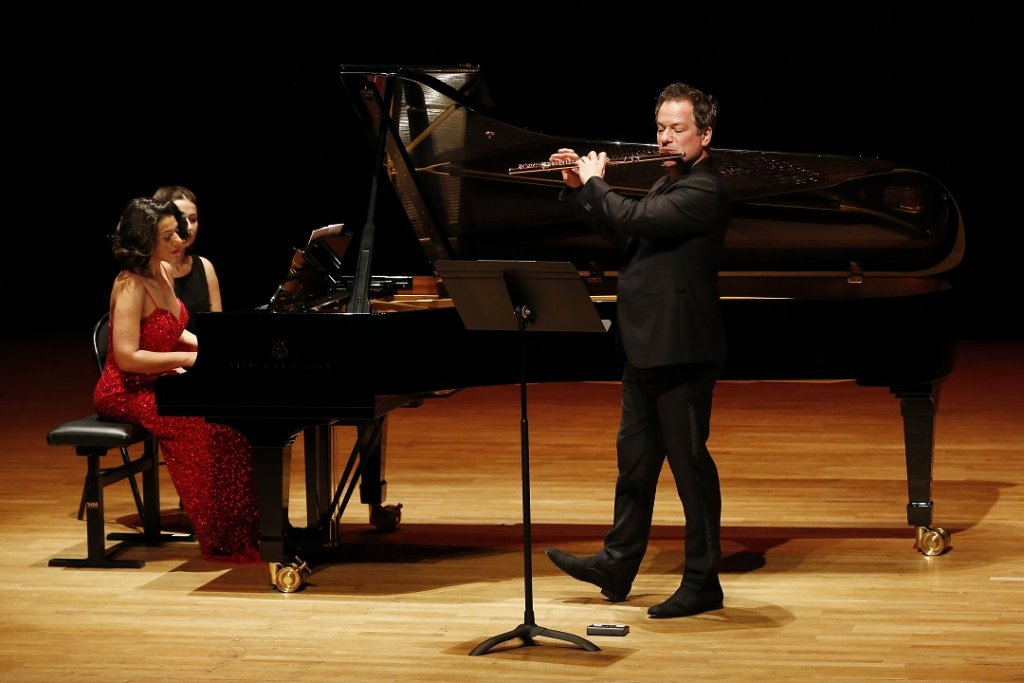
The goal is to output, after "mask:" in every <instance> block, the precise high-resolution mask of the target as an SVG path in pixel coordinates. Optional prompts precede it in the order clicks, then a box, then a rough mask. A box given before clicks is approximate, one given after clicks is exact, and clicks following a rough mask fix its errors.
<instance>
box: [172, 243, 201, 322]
mask: <svg viewBox="0 0 1024 683" xmlns="http://www.w3.org/2000/svg"><path fill="white" fill-rule="evenodd" d="M174 293H175V294H176V295H177V297H178V298H179V299H181V301H182V303H184V304H185V308H187V309H188V317H189V323H188V326H187V328H186V329H188V331H189V332H195V329H194V328H193V324H194V323H193V321H194V320H195V316H196V313H206V312H208V311H209V310H210V284H209V283H208V282H207V281H206V266H205V265H204V264H203V259H201V258H199V257H198V256H196V255H194V254H193V256H192V270H190V271H189V272H188V274H187V275H183V276H182V277H177V278H174Z"/></svg>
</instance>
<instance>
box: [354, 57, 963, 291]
mask: <svg viewBox="0 0 1024 683" xmlns="http://www.w3.org/2000/svg"><path fill="white" fill-rule="evenodd" d="M341 79H342V82H343V83H344V84H345V86H346V88H347V89H348V91H349V93H350V95H351V98H352V101H353V104H354V105H355V107H356V110H357V114H358V115H359V116H360V118H361V120H362V121H363V123H364V127H365V129H366V132H367V134H368V135H369V136H370V139H371V140H376V135H377V133H376V131H377V129H378V126H379V124H380V122H381V121H382V120H383V121H384V122H385V123H387V124H388V125H389V134H388V136H387V150H386V151H387V164H388V170H389V171H390V173H389V174H388V176H389V178H390V179H391V181H392V183H393V185H394V188H395V191H396V194H397V196H398V198H399V201H401V202H402V204H403V207H404V209H405V213H406V215H407V216H408V218H409V221H410V223H411V224H412V226H413V229H414V230H415V232H416V235H417V237H418V238H419V241H420V244H421V245H422V247H423V249H424V253H425V255H426V257H427V259H428V260H429V261H430V262H431V263H433V262H435V261H437V260H438V259H449V258H458V259H514V260H541V259H545V260H565V261H571V262H573V263H574V264H575V265H576V266H578V267H579V268H580V269H581V270H590V271H594V270H598V271H611V272H614V271H616V270H617V269H618V267H619V265H620V264H619V259H620V256H621V249H620V248H619V247H618V246H616V245H613V244H610V243H609V242H607V241H605V240H604V239H603V238H601V237H600V236H598V235H596V234H594V233H592V232H591V231H590V230H588V229H587V228H586V226H585V225H583V224H582V223H581V222H579V221H578V220H576V219H575V218H574V217H573V215H572V212H571V210H570V207H568V206H566V205H565V204H564V203H562V202H559V201H557V193H558V191H559V189H560V188H561V187H562V181H561V178H560V176H559V175H558V174H557V173H554V172H552V173H548V174H530V175H510V174H509V169H512V168H514V167H517V166H518V165H519V164H522V163H529V162H538V161H543V160H546V159H547V158H548V155H549V154H550V153H551V152H552V151H554V150H556V149H558V148H560V147H570V148H573V149H576V150H577V151H579V150H591V149H596V150H599V151H601V150H603V151H606V152H607V153H608V154H609V156H611V157H624V156H628V155H633V154H645V153H650V152H652V151H657V146H656V145H654V144H642V143H623V142H612V141H600V140H584V139H580V138H570V137H560V136H554V135H547V134H543V133H537V132H533V131H530V130H527V129H525V128H520V127H516V126H513V125H511V124H508V123H505V122H503V121H501V120H500V119H498V118H497V117H496V115H495V112H494V109H493V107H492V106H491V105H490V103H489V95H488V94H487V90H486V87H485V85H484V82H483V78H482V77H481V75H480V74H479V70H478V68H477V67H475V66H458V67H405V66H390V67H388V66H385V67H380V66H343V67H342V68H341ZM389 86H390V87H391V88H392V89H393V90H392V92H393V96H392V97H391V101H390V105H389V106H388V107H387V109H388V111H387V112H384V111H383V110H384V108H385V99H386V98H385V97H382V93H386V92H388V88H389ZM712 154H713V156H714V158H715V160H716V164H717V165H718V168H719V172H720V173H721V175H722V176H723V177H724V178H725V180H726V182H727V184H728V185H729V187H730V190H731V192H732V195H733V220H732V223H731V224H730V227H729V231H728V233H727V235H726V245H725V253H724V255H723V261H722V268H721V270H722V275H723V276H726V277H728V276H730V275H736V276H750V275H757V276H789V277H792V276H811V275H814V276H840V277H843V278H847V277H848V276H850V275H851V274H853V275H857V276H860V275H863V276H865V277H867V276H921V275H932V274H936V273H942V272H945V271H948V270H949V269H951V268H953V267H954V266H956V264H957V263H959V261H960V259H961V258H962V255H963V249H964V230H963V223H962V220H961V216H960V212H959V210H958V208H957V205H956V202H955V201H954V199H953V198H952V197H951V196H950V194H949V192H948V191H947V190H946V188H945V187H944V186H943V185H942V184H941V183H939V182H938V181H937V180H935V179H934V178H932V177H931V176H929V175H927V174H924V173H921V172H919V171H916V170H913V169H910V168H906V167H903V166H900V165H898V164H895V163H892V162H888V161H881V160H877V159H863V158H859V157H846V156H836V155H824V154H789V153H782V152H760V151H749V150H733V149H719V148H713V150H712ZM663 172H664V171H663V170H662V169H661V168H660V167H659V165H658V164H633V165H622V166H611V167H609V169H608V171H607V175H606V179H607V180H608V181H609V183H610V184H611V185H612V186H613V187H615V188H616V189H618V190H619V191H621V192H622V193H624V194H626V195H631V196H643V194H644V193H645V192H646V191H647V188H649V187H650V186H651V185H652V184H653V182H654V181H655V179H657V178H658V177H659V176H660V175H661V174H662V173H663Z"/></svg>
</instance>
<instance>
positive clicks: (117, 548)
mask: <svg viewBox="0 0 1024 683" xmlns="http://www.w3.org/2000/svg"><path fill="white" fill-rule="evenodd" d="M101 457H103V454H102V453H98V454H97V453H91V454H89V455H88V456H87V460H88V474H87V475H86V478H85V524H86V545H87V547H88V556H87V557H86V558H85V559H74V558H54V559H52V560H50V562H49V565H50V566H51V567H97V568H104V569H115V568H121V569H139V568H141V567H144V566H146V563H145V562H144V561H143V560H118V559H115V558H116V557H117V555H119V554H120V553H122V552H123V551H124V550H125V549H126V548H127V546H126V545H125V544H124V543H123V542H122V543H118V544H116V545H114V546H112V547H111V548H110V549H107V547H106V538H105V537H104V533H103V528H104V519H103V484H102V482H101V481H100V476H101V475H102V472H101V469H102V468H101V467H100V458H101Z"/></svg>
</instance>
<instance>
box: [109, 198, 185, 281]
mask: <svg viewBox="0 0 1024 683" xmlns="http://www.w3.org/2000/svg"><path fill="white" fill-rule="evenodd" d="M164 216H173V217H174V220H175V221H177V223H178V237H181V238H182V239H185V238H186V237H187V236H188V222H187V221H186V220H185V217H184V216H183V215H182V214H181V211H180V210H179V209H178V207H177V206H175V205H174V202H158V201H155V200H153V199H150V198H149V197H136V198H135V199H133V200H131V201H130V202H128V205H127V206H125V207H124V211H122V212H121V220H119V221H118V222H117V228H116V229H115V230H114V234H113V235H110V242H111V244H112V245H113V251H114V260H115V261H117V265H119V266H121V267H122V268H124V269H125V270H130V271H132V272H134V273H141V272H142V271H144V270H145V269H146V266H148V265H149V259H150V257H151V256H152V255H153V245H154V244H155V242H156V226H157V223H159V222H160V219H161V218H163V217H164Z"/></svg>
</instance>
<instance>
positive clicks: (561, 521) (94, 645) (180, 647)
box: [0, 333, 1024, 682]
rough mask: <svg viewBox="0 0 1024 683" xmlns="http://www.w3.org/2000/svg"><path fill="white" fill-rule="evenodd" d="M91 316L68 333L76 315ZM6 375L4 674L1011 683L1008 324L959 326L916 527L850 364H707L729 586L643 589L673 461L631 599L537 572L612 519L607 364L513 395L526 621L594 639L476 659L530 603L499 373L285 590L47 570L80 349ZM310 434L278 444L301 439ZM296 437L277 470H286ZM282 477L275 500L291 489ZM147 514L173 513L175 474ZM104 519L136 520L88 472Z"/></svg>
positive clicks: (892, 407)
mask: <svg viewBox="0 0 1024 683" xmlns="http://www.w3.org/2000/svg"><path fill="white" fill-rule="evenodd" d="M85 336H87V333H86V334H84V335H83V337H85ZM3 351H4V354H3V356H4V358H3V361H2V364H0V372H2V373H3V377H4V378H5V386H4V388H3V390H2V392H3V393H2V399H0V425H2V427H0V429H2V441H0V443H2V444H3V454H2V455H0V553H2V556H3V557H4V558H6V567H7V569H6V576H7V578H6V580H4V581H3V582H2V584H0V681H19V682H20V681H53V680H76V681H78V680H81V681H88V680H103V681H133V682H136V681H138V682H143V681H200V680H201V681H248V680H288V681H293V680H304V681H319V680H341V681H349V680H351V681H435V680H437V681H450V680H464V681H493V680H507V681H526V680H531V681H573V680H580V681H592V680H594V681H683V680H712V679H714V680H717V681H750V680H761V681H818V680H914V681H1012V680H1024V548H1022V545H1024V535H1022V533H1021V531H1022V526H1024V524H1022V521H1021V520H1022V519H1024V493H1022V487H1021V482H1024V453H1022V451H1024V419H1022V418H1024V398H1022V390H1024V342H1019V341H1017V342H1015V341H1003V342H999V341H996V342H963V343H961V345H960V362H959V366H958V369H957V370H956V372H955V373H954V374H953V375H952V377H951V378H950V379H949V380H948V381H947V382H946V384H945V387H944V390H943V394H942V405H941V408H940V411H939V419H938V432H937V439H936V448H935V453H936V456H935V472H934V480H935V484H934V490H933V499H934V501H935V522H936V524H938V525H940V526H943V527H945V528H946V529H948V530H949V531H951V532H952V534H953V536H952V550H951V551H950V552H949V553H947V554H946V555H943V556H940V557H932V558H929V557H924V556H922V555H920V554H919V553H917V552H915V551H914V550H913V547H912V546H913V530H912V528H911V527H909V526H907V524H906V513H905V506H906V501H907V493H906V484H905V481H906V473H905V470H904V460H903V437H902V428H901V421H900V415H899V405H898V403H897V401H896V400H895V399H894V398H892V397H891V396H890V395H889V393H888V391H887V390H886V389H884V388H883V389H877V388H864V387H857V386H855V385H853V384H850V383H827V384H826V383H823V384H806V383H778V382H771V383H767V382H766V383H722V384H720V385H719V388H718V390H717V393H716V403H715V413H714V420H713V435H712V439H711V444H710V445H711V450H712V453H713V454H714V455H715V458H716V460H717V462H718V465H719V469H720V472H721V478H722V488H723V496H724V519H723V550H724V554H725V560H724V572H723V576H722V583H723V585H724V588H725V591H726V606H725V609H724V610H721V611H719V612H715V613H711V614H707V615H703V616H700V617H696V618H690V619H677V620H650V619H648V618H647V617H646V614H645V610H646V608H647V607H648V606H650V605H652V604H654V603H656V602H659V601H661V600H662V599H664V598H665V597H666V596H667V595H668V594H669V593H671V592H672V591H673V590H674V589H675V587H676V586H677V585H678V582H679V578H680V572H681V563H682V548H681V534H682V518H681V515H682V513H681V508H680V505H679V502H678V499H677V498H676V496H675V493H674V490H673V487H672V486H671V478H670V477H669V476H668V474H667V471H666V472H665V473H663V477H662V484H661V486H660V489H659V498H658V503H657V507H656V510H655V528H654V535H653V539H652V544H651V548H650V551H649V553H648V555H647V557H646V559H645V561H644V564H643V567H642V569H641V573H640V576H639V577H638V579H637V581H636V583H635V584H634V592H633V594H632V596H631V598H630V600H629V601H628V602H625V603H620V604H611V603H608V602H606V601H604V600H603V599H602V598H601V597H600V595H599V594H598V593H597V591H596V590H595V589H593V588H591V587H590V586H588V585H585V584H581V583H578V582H575V581H573V580H572V579H569V578H567V577H565V576H563V575H561V574H560V573H559V572H558V571H557V570H555V569H554V568H553V567H552V566H551V565H550V564H549V563H548V562H547V560H546V559H545V558H544V556H543V554H542V553H543V549H544V548H545V547H547V546H549V545H558V546H560V547H562V548H564V549H567V550H570V551H573V552H580V553H589V552H592V551H594V550H596V549H597V548H598V547H599V546H600V543H601V538H602V536H603V533H604V531H605V529H606V527H607V524H608V522H609V521H610V517H611V491H612V484H613V480H614V475H615V468H614V441H615V430H616V426H617V420H618V391H619V388H618V386H617V385H615V384H555V385H534V386H531V387H530V389H529V400H530V413H529V426H530V436H531V452H532V458H531V461H532V462H531V464H532V479H533V486H532V499H533V506H532V512H533V524H534V529H533V531H534V534H533V543H534V554H533V566H534V581H533V588H534V607H535V610H536V620H537V623H538V624H540V625H542V626H545V627H548V628H552V629H558V630H562V631H569V632H571V633H576V634H579V635H583V634H584V633H585V630H586V625H587V624H589V623H594V622H604V623H609V622H612V623H624V624H628V625H629V626H630V628H631V632H630V634H629V635H628V636H626V637H624V638H614V637H592V638H591V640H593V641H594V642H595V643H597V644H598V645H599V646H600V647H601V648H602V649H601V651H600V652H597V653H588V652H584V651H582V650H579V649H576V648H573V647H569V646H566V645H565V644H563V643H560V642H556V641H550V640H545V639H541V641H540V642H541V645H540V646H538V647H515V648H510V649H504V650H502V651H500V652H493V653H491V654H488V655H485V656H482V657H469V656H467V653H468V652H469V651H470V650H471V649H472V648H473V647H474V646H475V645H476V644H477V643H479V642H481V641H483V640H484V639H486V638H488V637H490V636H492V635H496V634H498V633H501V632H504V631H507V630H510V629H512V628H514V627H515V626H517V625H518V624H519V623H521V622H522V621H523V606H524V599H523V558H522V554H521V551H520V548H521V541H522V536H521V534H522V527H521V519H522V517H521V508H520V485H519V475H520V470H519V403H518V387H491V388H481V389H470V390H466V391H464V392H462V393H460V394H457V395H455V396H454V397H452V398H450V399H446V400H442V401H435V402H428V403H427V404H426V405H424V406H423V407H421V408H418V409H403V410H400V411H398V412H396V413H395V414H394V416H393V419H392V421H391V429H390V435H389V451H388V462H387V473H388V477H387V478H388V481H389V501H388V502H392V503H398V502H400V503H402V504H403V506H404V507H403V522H402V525H401V527H400V528H399V530H398V531H397V532H395V533H393V534H390V535H382V534H379V533H377V532H375V531H374V530H373V529H372V528H371V527H370V526H369V525H368V523H367V521H368V520H367V518H366V512H365V508H363V507H362V506H359V505H354V506H353V509H351V510H350V512H349V513H348V514H347V515H346V519H345V520H344V524H343V535H342V538H343V543H344V546H343V549H342V550H343V555H344V557H345V560H344V561H342V562H339V563H336V564H329V565H320V566H317V567H315V569H314V572H313V573H312V575H311V576H310V577H309V585H308V586H307V587H306V588H305V589H304V590H303V591H300V592H298V593H293V594H287V595H286V594H280V593H277V592H275V591H272V590H270V589H268V584H267V572H266V569H265V568H264V567H263V566H250V567H231V566H224V565H218V564H213V563H209V562H205V561H202V560H200V559H199V558H198V551H197V548H196V546H195V545H194V544H168V545H165V546H162V547H158V548H138V549H132V550H129V551H128V553H126V555H125V556H126V557H137V558H142V559H145V560H146V566H145V567H144V568H143V569H138V570H75V569H60V568H51V567H48V566H47V561H48V560H49V559H50V558H52V557H57V556H84V554H85V523H84V522H80V521H78V520H76V519H75V513H76V511H77V506H78V500H79V495H80V493H81V483H82V475H83V473H84V465H85V463H84V460H83V459H81V458H78V457H76V456H75V455H74V454H73V452H72V451H71V449H62V448H50V447H48V446H46V444H45V438H44V437H45V434H46V432H47V431H48V430H49V429H50V428H52V427H53V426H55V425H56V424H58V423H59V422H61V421H63V420H67V419H71V418H75V417H79V416H80V415H83V414H86V413H88V412H91V405H90V404H91V391H92V384H93V382H94V381H95V373H94V370H93V369H92V366H91V365H90V363H91V360H90V358H89V355H88V348H87V343H84V342H83V343H81V344H79V343H78V342H77V341H75V342H73V343H72V342H69V341H67V340H40V341H37V342H32V343H31V344H29V343H20V342H8V343H6V344H4V348H3ZM300 452H301V448H298V447H297V448H296V454H298V453H300ZM298 463H299V461H298V457H296V465H298ZM301 483H302V482H301V477H300V476H299V474H298V472H297V473H296V474H295V475H294V476H293V482H292V487H293V493H292V516H293V519H295V520H296V521H301V518H300V517H299V514H300V513H301V511H302V510H303V509H304V508H303V500H302V489H301ZM162 485H163V494H164V500H163V508H164V517H165V519H166V520H167V521H168V523H173V522H174V521H175V519H176V518H177V517H179V515H178V514H177V511H176V509H175V503H176V498H175V497H174V496H173V490H172V488H171V484H170V481H169V479H168V478H167V475H166V471H164V474H163V480H162ZM106 502H107V510H106V518H107V522H108V526H107V528H108V531H117V530H124V528H125V527H126V526H127V525H130V524H131V523H133V522H134V521H135V515H134V506H133V504H132V502H131V498H130V495H129V493H128V487H127V485H125V484H117V485H115V486H112V487H109V488H108V489H106Z"/></svg>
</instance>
